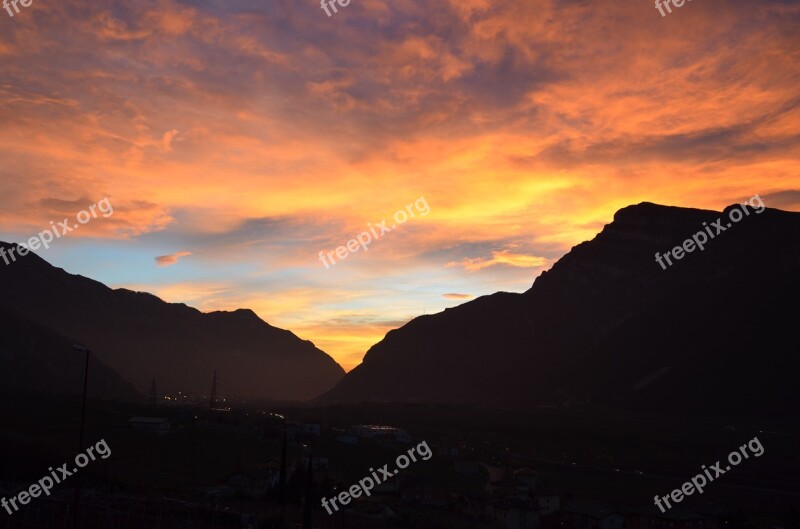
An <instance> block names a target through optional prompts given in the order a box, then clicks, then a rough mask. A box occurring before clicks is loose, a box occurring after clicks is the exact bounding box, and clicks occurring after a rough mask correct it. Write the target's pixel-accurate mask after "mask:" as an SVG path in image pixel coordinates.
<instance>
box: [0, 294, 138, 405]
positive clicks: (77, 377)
mask: <svg viewBox="0 0 800 529" xmlns="http://www.w3.org/2000/svg"><path fill="white" fill-rule="evenodd" d="M75 343H76V342H75V341H74V340H69V339H68V338H65V337H64V336H61V335H59V334H58V333H56V332H54V331H52V330H51V329H48V328H46V327H43V326H41V325H39V324H38V323H34V322H33V321H31V320H29V319H27V318H24V317H22V316H20V315H19V314H14V313H13V312H9V311H7V310H5V309H0V388H2V390H3V391H4V392H18V391H23V392H43V393H50V394H54V395H71V394H80V393H81V392H82V391H83V376H84V366H85V359H86V357H85V356H84V353H81V352H77V351H73V350H72V346H73V344H75ZM87 388H88V394H89V396H90V397H104V398H118V399H126V400H130V399H135V398H137V397H138V393H137V392H136V390H135V389H134V387H133V386H132V385H131V384H130V383H129V382H126V381H125V380H123V379H122V377H121V376H119V374H118V373H116V372H115V371H114V370H112V369H110V368H109V367H108V366H106V365H105V364H103V363H102V362H100V361H99V360H98V359H97V358H96V357H95V356H90V357H89V378H88V386H87Z"/></svg>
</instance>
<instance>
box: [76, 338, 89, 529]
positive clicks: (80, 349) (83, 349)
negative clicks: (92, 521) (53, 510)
mask: <svg viewBox="0 0 800 529" xmlns="http://www.w3.org/2000/svg"><path fill="white" fill-rule="evenodd" d="M72 350H73V351H77V352H79V353H86V361H85V363H84V367H83V403H82V404H81V433H80V437H79V439H78V453H80V452H83V432H84V427H85V425H86V389H87V387H88V383H89V355H90V354H91V352H90V351H89V349H87V348H86V347H83V346H81V345H73V346H72ZM80 492H81V478H80V476H76V477H75V500H74V501H73V504H72V519H73V524H72V527H73V528H77V527H78V501H79V497H80Z"/></svg>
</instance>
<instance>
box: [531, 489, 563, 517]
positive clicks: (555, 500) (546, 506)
mask: <svg viewBox="0 0 800 529" xmlns="http://www.w3.org/2000/svg"><path fill="white" fill-rule="evenodd" d="M533 502H534V504H535V505H536V507H537V508H538V509H539V514H541V515H542V516H550V515H551V514H555V513H557V512H558V511H559V509H560V503H561V499H560V497H559V495H558V494H549V493H543V492H537V493H536V494H534V495H533Z"/></svg>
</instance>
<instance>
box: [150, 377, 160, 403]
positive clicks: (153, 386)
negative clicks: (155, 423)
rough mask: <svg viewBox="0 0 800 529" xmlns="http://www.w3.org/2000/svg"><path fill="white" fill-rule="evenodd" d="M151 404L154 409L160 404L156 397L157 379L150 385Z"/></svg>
mask: <svg viewBox="0 0 800 529" xmlns="http://www.w3.org/2000/svg"><path fill="white" fill-rule="evenodd" d="M150 403H151V404H152V405H153V407H154V408H155V407H156V406H157V403H158V398H157V397H156V379H153V383H152V384H151V385H150Z"/></svg>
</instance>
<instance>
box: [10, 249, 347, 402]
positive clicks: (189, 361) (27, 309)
mask: <svg viewBox="0 0 800 529" xmlns="http://www.w3.org/2000/svg"><path fill="white" fill-rule="evenodd" d="M0 245H3V246H4V247H6V248H9V246H10V245H8V244H6V243H0ZM0 290H2V292H3V294H4V295H3V296H2V298H0V307H6V308H7V309H8V310H10V311H12V312H16V313H19V314H21V315H23V316H25V317H27V318H30V319H32V320H34V321H36V322H38V323H40V324H41V325H43V326H46V327H48V328H50V329H53V330H54V331H55V332H58V333H60V334H62V335H64V336H71V337H74V339H76V340H80V341H81V342H82V343H84V344H85V345H86V346H88V347H89V348H90V349H91V350H92V352H93V353H95V354H96V355H97V356H98V357H99V358H100V359H101V360H102V361H103V362H105V363H106V364H108V365H109V366H110V367H112V368H114V369H115V370H117V371H118V372H119V373H120V374H121V375H122V376H123V377H125V378H126V379H127V380H129V381H130V382H132V383H134V384H135V385H136V386H137V387H139V388H144V387H145V386H146V385H147V383H149V381H150V380H152V379H153V378H156V379H157V380H158V382H159V386H160V387H161V388H164V389H165V390H173V391H177V390H183V391H191V392H197V393H204V394H207V393H208V392H209V391H210V388H211V380H212V377H213V373H214V369H217V370H218V372H219V378H220V393H221V394H222V393H227V394H232V395H239V396H247V397H257V398H269V399H278V400H305V399H309V398H312V397H315V396H317V395H319V394H320V393H322V392H325V391H327V390H329V389H330V388H331V387H333V386H334V384H336V382H338V381H339V379H341V377H342V376H343V374H344V370H343V369H342V368H341V367H340V366H339V365H338V364H337V363H336V362H335V361H334V360H333V359H332V358H331V357H329V356H328V355H327V354H325V353H324V352H322V351H320V350H319V349H317V348H316V347H314V344H312V343H311V342H310V341H306V340H301V339H299V338H298V337H297V336H295V335H294V334H293V333H291V332H289V331H286V330H283V329H279V328H277V327H273V326H271V325H269V324H267V323H265V322H264V321H263V320H261V319H259V318H258V316H256V315H255V313H253V312H252V311H250V310H246V309H241V310H237V311H234V312H212V313H208V314H205V313H202V312H200V311H198V310H196V309H193V308H191V307H187V306H186V305H184V304H174V303H166V302H164V301H162V300H161V299H159V298H157V297H156V296H153V295H151V294H146V293H142V292H132V291H130V290H126V289H116V290H112V289H110V288H108V287H107V286H105V285H103V284H102V283H98V282H97V281H93V280H91V279H88V278H85V277H82V276H79V275H72V274H68V273H67V272H65V271H64V270H62V269H60V268H55V267H53V266H51V265H50V264H48V263H47V262H45V261H44V260H43V259H41V258H40V257H38V256H36V255H34V254H28V255H27V256H25V257H24V258H17V261H16V262H13V263H11V264H9V265H6V264H5V263H2V262H0Z"/></svg>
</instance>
